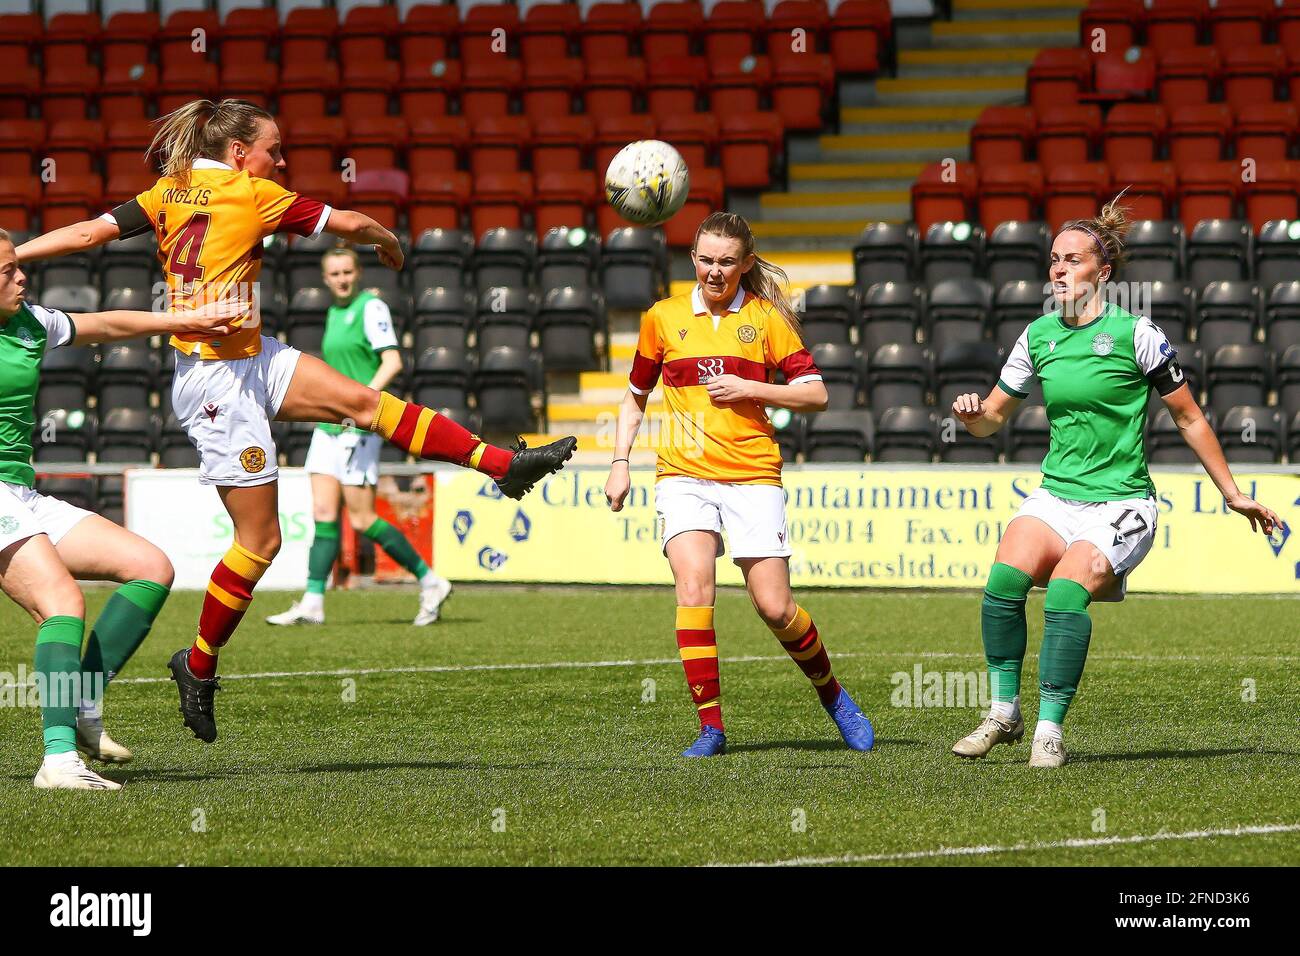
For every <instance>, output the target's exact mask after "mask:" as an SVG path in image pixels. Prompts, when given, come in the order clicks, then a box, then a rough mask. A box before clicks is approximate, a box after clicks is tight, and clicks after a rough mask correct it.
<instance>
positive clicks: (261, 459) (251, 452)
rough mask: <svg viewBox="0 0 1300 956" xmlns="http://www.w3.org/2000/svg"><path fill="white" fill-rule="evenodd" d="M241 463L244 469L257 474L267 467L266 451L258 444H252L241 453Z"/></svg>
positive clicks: (251, 473)
mask: <svg viewBox="0 0 1300 956" xmlns="http://www.w3.org/2000/svg"><path fill="white" fill-rule="evenodd" d="M239 463H240V464H241V465H243V466H244V471H246V472H248V473H249V474H250V475H255V474H257V473H258V472H259V471H261V470H262V469H263V468H265V467H266V452H264V451H262V449H260V448H258V447H257V446H256V445H250V446H249V447H247V448H245V449H244V450H243V451H241V452H240V453H239Z"/></svg>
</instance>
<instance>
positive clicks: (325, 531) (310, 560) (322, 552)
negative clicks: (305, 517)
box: [307, 521, 339, 594]
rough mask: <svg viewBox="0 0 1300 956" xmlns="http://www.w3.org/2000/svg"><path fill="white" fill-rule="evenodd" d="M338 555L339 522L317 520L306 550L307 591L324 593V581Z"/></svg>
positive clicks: (327, 578) (309, 592)
mask: <svg viewBox="0 0 1300 956" xmlns="http://www.w3.org/2000/svg"><path fill="white" fill-rule="evenodd" d="M338 557H339V523H338V522H337V521H317V522H316V534H315V535H314V536H313V537H312V539H311V550H310V551H308V552H307V593H308V594H324V593H325V582H326V581H328V580H329V576H330V571H331V569H333V567H334V562H335V561H337V560H338Z"/></svg>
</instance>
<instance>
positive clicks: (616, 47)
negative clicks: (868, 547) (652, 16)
mask: <svg viewBox="0 0 1300 956" xmlns="http://www.w3.org/2000/svg"><path fill="white" fill-rule="evenodd" d="M643 27H644V22H643V20H642V17H641V7H640V5H639V4H636V3H624V2H617V3H597V4H595V5H594V6H592V7H590V8H588V10H587V15H586V19H585V20H583V21H582V56H583V59H585V60H587V61H588V62H591V61H592V60H597V59H603V58H616V57H627V56H630V55H631V53H632V44H633V42H635V41H636V40H637V38H639V37H640V35H641V30H642V28H643Z"/></svg>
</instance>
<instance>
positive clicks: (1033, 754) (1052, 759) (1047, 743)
mask: <svg viewBox="0 0 1300 956" xmlns="http://www.w3.org/2000/svg"><path fill="white" fill-rule="evenodd" d="M1064 763H1065V741H1063V740H1057V739H1056V738H1055V737H1035V738H1034V748H1033V750H1031V751H1030V753H1029V766H1031V767H1048V768H1051V769H1055V768H1056V767H1059V766H1061V765H1062V764H1064Z"/></svg>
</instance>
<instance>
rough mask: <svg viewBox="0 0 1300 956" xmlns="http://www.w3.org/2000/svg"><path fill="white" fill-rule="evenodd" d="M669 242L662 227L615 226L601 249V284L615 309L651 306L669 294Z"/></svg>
mask: <svg viewBox="0 0 1300 956" xmlns="http://www.w3.org/2000/svg"><path fill="white" fill-rule="evenodd" d="M667 249H668V247H667V243H666V241H665V239H664V234H663V231H662V230H660V229H637V228H634V227H631V226H628V227H625V228H622V229H615V230H613V231H611V232H610V234H609V235H608V236H607V237H606V239H605V248H604V249H603V250H602V252H601V266H600V268H601V285H602V286H603V287H604V289H605V301H606V302H607V303H608V305H609V308H611V309H636V310H642V309H648V308H650V306H652V305H654V303H655V302H656V301H657V300H659V299H662V298H663V297H664V296H665V295H666V294H667V286H668V275H667V259H668V256H667Z"/></svg>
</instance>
